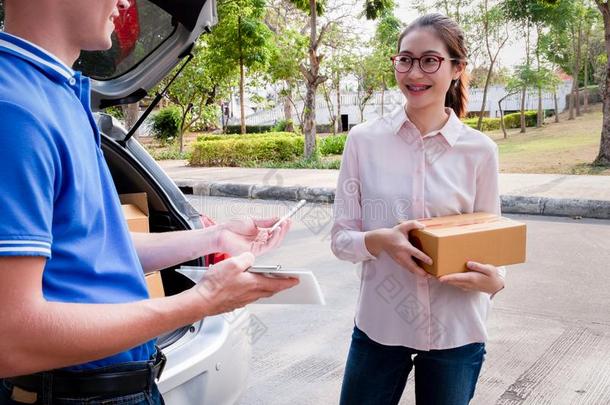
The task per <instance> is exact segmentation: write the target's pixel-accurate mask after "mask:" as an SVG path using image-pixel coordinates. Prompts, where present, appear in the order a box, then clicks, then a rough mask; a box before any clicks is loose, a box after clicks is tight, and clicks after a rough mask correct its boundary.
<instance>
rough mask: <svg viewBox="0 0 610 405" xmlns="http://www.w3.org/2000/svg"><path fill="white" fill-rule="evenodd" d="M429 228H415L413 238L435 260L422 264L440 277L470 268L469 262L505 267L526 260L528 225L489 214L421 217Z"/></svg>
mask: <svg viewBox="0 0 610 405" xmlns="http://www.w3.org/2000/svg"><path fill="white" fill-rule="evenodd" d="M419 222H422V223H423V224H425V225H426V228H424V229H421V230H414V231H411V232H410V234H409V240H410V241H411V243H412V244H413V246H415V247H416V248H418V249H419V250H421V251H423V252H424V253H426V254H427V255H428V256H429V257H430V258H431V259H432V261H433V264H432V265H431V266H430V265H427V264H425V263H421V262H418V264H419V265H420V266H421V267H422V268H423V269H424V270H426V271H427V272H428V273H430V274H432V275H434V276H436V277H439V276H443V275H446V274H451V273H459V272H463V271H467V268H466V262H467V261H468V260H472V261H475V262H480V263H486V264H493V265H494V266H504V265H509V264H517V263H523V262H525V244H526V226H525V224H523V223H520V222H517V221H513V220H512V219H509V218H505V217H500V216H498V215H494V214H488V213H474V214H462V215H452V216H447V217H437V218H427V219H421V220H419Z"/></svg>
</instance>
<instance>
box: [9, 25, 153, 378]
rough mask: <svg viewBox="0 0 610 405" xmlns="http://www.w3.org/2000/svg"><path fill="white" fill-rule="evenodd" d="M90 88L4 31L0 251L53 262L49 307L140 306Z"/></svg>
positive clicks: (46, 287)
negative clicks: (57, 304)
mask: <svg viewBox="0 0 610 405" xmlns="http://www.w3.org/2000/svg"><path fill="white" fill-rule="evenodd" d="M89 90H90V84H89V79H88V78H86V77H84V76H81V74H80V73H79V72H75V71H73V70H72V69H70V68H69V67H67V66H66V65H65V64H63V63H62V62H61V61H60V60H59V59H57V58H56V57H54V56H52V55H50V54H49V53H48V52H46V51H44V50H43V49H41V48H39V47H37V46H35V45H33V44H31V43H29V42H27V41H24V40H22V39H20V38H17V37H15V36H12V35H9V34H6V33H0V255H2V256H44V257H46V258H47V261H46V265H45V268H44V273H43V280H42V288H43V294H44V297H45V298H46V299H47V300H48V301H56V302H69V303H87V304H91V303H124V302H133V301H138V300H143V299H146V298H148V293H147V290H146V283H145V281H144V275H143V271H142V267H141V265H140V262H139V259H138V257H137V254H136V251H135V248H134V246H133V242H132V240H131V237H130V235H129V231H128V229H127V225H126V223H125V220H124V218H123V216H122V212H121V206H120V202H119V198H118V195H117V191H116V188H115V186H114V183H113V181H112V177H111V175H110V172H109V170H108V167H107V165H106V161H105V160H104V157H103V155H102V150H101V148H100V134H99V132H98V129H97V126H96V124H95V121H94V119H93V115H92V114H91V107H90V96H89ZM5 310H6V308H5ZM8 310H10V308H9V309H8ZM89 321H90V322H95V319H91V320H89ZM125 328H129V325H128V324H125ZM103 333H104V331H103V330H100V334H103ZM154 350H155V348H154V341H151V342H148V343H146V344H143V345H140V346H137V347H135V348H133V349H131V350H128V351H126V352H123V353H119V354H117V355H114V356H111V357H108V358H105V359H101V360H98V361H93V362H91V363H87V364H83V365H79V366H75V367H70V369H73V370H80V369H90V368H97V367H101V366H106V365H111V364H116V363H122V362H129V361H140V360H148V359H149V358H150V357H151V355H152V354H153V353H154Z"/></svg>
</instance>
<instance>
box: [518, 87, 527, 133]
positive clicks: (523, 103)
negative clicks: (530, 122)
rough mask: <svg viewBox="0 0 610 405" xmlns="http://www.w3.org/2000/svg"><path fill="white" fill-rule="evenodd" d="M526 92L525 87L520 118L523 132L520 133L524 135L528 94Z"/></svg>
mask: <svg viewBox="0 0 610 405" xmlns="http://www.w3.org/2000/svg"><path fill="white" fill-rule="evenodd" d="M526 90H527V88H526V87H525V86H524V87H523V89H522V90H521V116H520V119H521V121H520V123H521V131H519V132H520V133H522V134H524V133H525V131H526V130H525V128H526V125H525V94H526Z"/></svg>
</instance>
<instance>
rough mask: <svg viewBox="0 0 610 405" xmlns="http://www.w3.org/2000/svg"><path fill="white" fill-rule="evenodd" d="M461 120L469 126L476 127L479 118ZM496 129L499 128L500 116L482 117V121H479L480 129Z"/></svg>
mask: <svg viewBox="0 0 610 405" xmlns="http://www.w3.org/2000/svg"><path fill="white" fill-rule="evenodd" d="M462 122H463V123H464V124H466V125H468V126H469V127H471V128H476V127H477V124H478V122H479V118H467V119H465V120H462ZM497 129H500V118H488V117H483V122H482V123H481V131H483V132H485V131H495V130H497Z"/></svg>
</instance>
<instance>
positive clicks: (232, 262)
mask: <svg viewBox="0 0 610 405" xmlns="http://www.w3.org/2000/svg"><path fill="white" fill-rule="evenodd" d="M252 264H254V255H253V254H252V253H243V254H241V255H239V256H237V257H233V258H230V259H227V260H223V261H222V262H220V263H218V264H215V265H214V266H212V268H211V269H210V270H208V272H207V273H206V275H205V276H204V277H203V279H202V280H201V281H200V282H199V283H198V284H197V285H196V286H194V287H193V288H192V289H191V290H190V291H189V292H190V293H195V294H193V295H194V298H193V299H194V300H196V302H198V303H199V304H200V306H201V308H202V314H204V315H205V316H209V315H217V314H222V313H225V312H230V311H232V310H234V309H237V308H241V307H243V306H245V305H247V304H249V303H251V302H254V301H256V300H258V299H259V298H263V297H270V296H272V295H274V294H276V293H278V292H280V291H282V290H285V289H287V288H290V287H294V286H295V285H297V284H298V283H299V280H298V279H297V278H271V277H265V276H263V275H260V274H253V273H249V272H247V271H245V270H246V269H247V268H248V267H250V266H252Z"/></svg>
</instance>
